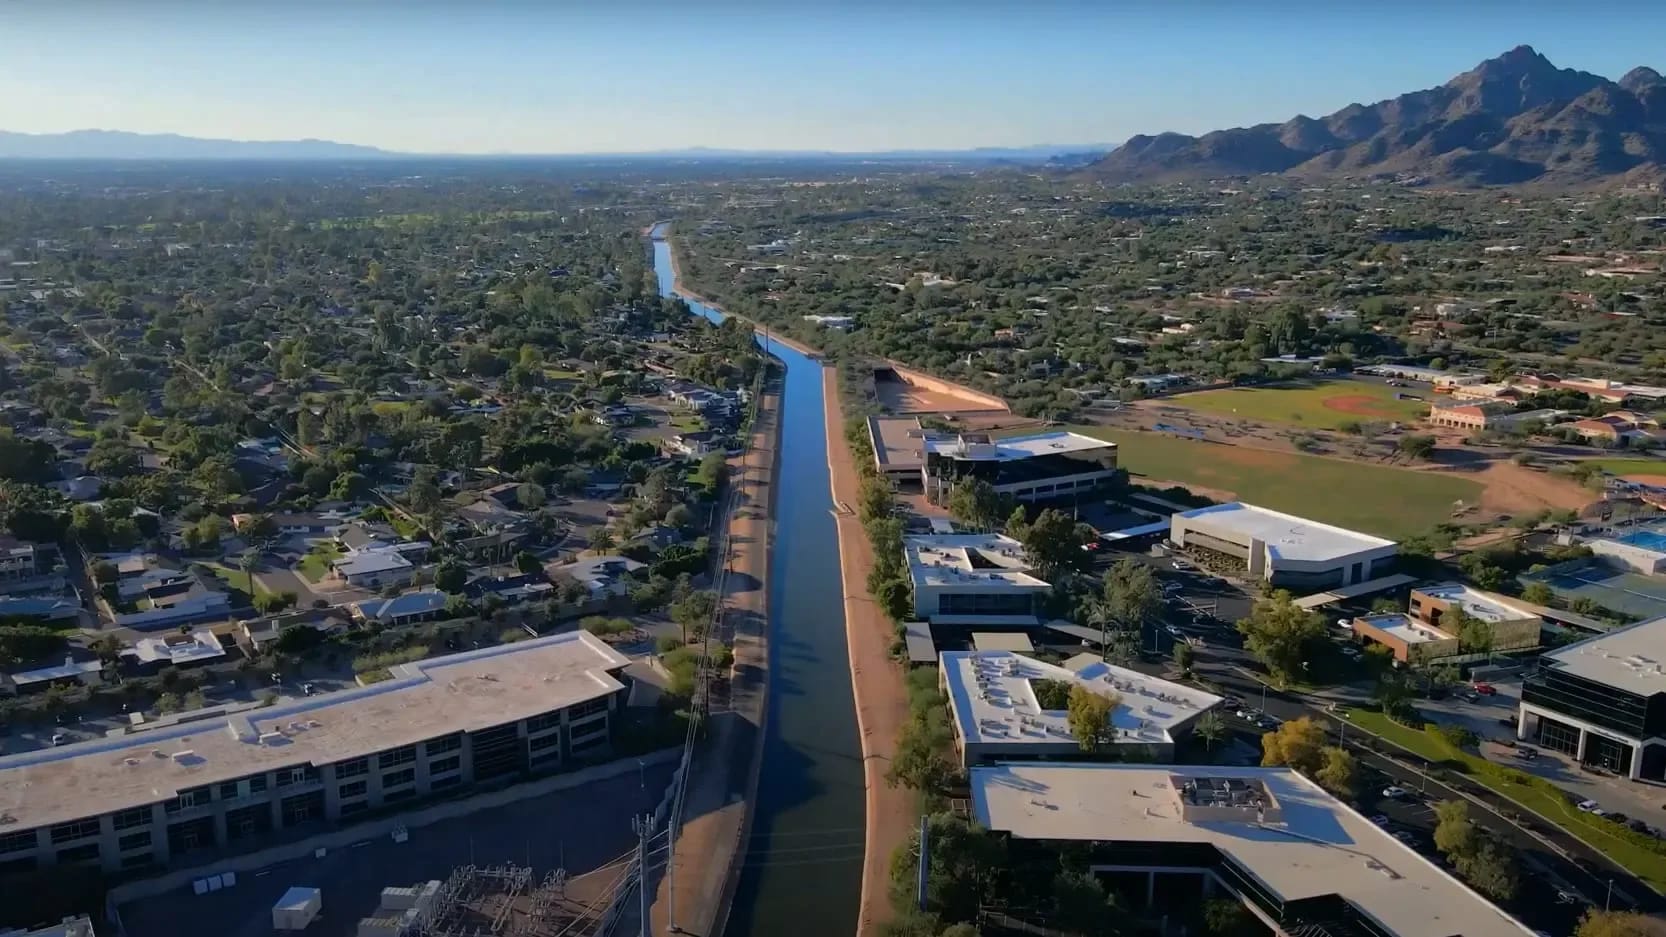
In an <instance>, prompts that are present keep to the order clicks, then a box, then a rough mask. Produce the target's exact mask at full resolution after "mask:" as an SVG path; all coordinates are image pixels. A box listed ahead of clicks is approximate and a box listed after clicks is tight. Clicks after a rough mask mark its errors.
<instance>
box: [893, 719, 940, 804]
mask: <svg viewBox="0 0 1666 937" xmlns="http://www.w3.org/2000/svg"><path fill="white" fill-rule="evenodd" d="M953 745H954V737H953V733H951V732H950V730H949V725H948V720H947V718H946V717H944V716H943V715H942V712H941V710H920V711H916V712H915V713H913V714H912V715H911V716H910V717H909V719H908V722H906V723H904V724H903V728H902V731H901V732H900V733H898V735H897V748H896V752H895V753H894V754H892V756H891V767H890V770H888V771H887V772H886V774H885V783H887V784H889V785H890V786H892V787H896V786H897V785H899V784H900V785H902V786H904V787H907V788H909V789H910V790H915V791H923V792H928V793H932V792H938V791H941V790H943V789H944V788H946V787H947V786H948V782H949V780H950V779H951V778H953V777H954V774H955V766H954V763H953V762H951V761H950V760H949V758H948V754H947V753H948V752H949V751H951V750H952V748H953Z"/></svg>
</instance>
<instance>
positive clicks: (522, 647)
mask: <svg viewBox="0 0 1666 937" xmlns="http://www.w3.org/2000/svg"><path fill="white" fill-rule="evenodd" d="M627 663H629V660H628V658H626V657H625V656H624V655H622V654H620V653H619V652H617V651H615V650H613V649H612V648H610V647H608V646H607V645H606V644H604V643H602V642H601V641H600V640H598V639H597V638H595V637H594V636H592V635H590V634H589V633H587V632H583V631H577V632H571V633H567V634H559V635H551V636H549V637H545V638H537V639H534V640H531V641H521V642H518V643H515V644H505V645H500V646H497V647H489V648H482V649H480V650H477V651H466V652H464V653H461V654H451V655H448V656H445V657H435V658H430V659H428V660H422V661H416V662H415V663H410V664H401V665H399V666H397V667H394V668H392V671H393V678H392V679H390V680H384V681H382V682H381V683H374V684H371V685H370V686H367V687H360V688H357V689H352V690H343V691H341V692H338V693H328V694H324V695H322V696H314V697H309V698H306V699H303V700H294V701H288V702H281V703H279V704H277V705H275V706H268V707H264V708H253V709H243V710H240V711H238V712H232V713H226V712H221V711H216V710H203V711H202V718H198V719H192V720H191V721H186V722H181V723H177V724H173V725H166V726H161V727H158V728H154V729H147V730H142V731H137V732H133V733H131V734H128V735H123V736H117V737H114V738H105V739H97V740H94V741H89V742H80V743H77V744H74V745H66V746H63V747H61V748H49V749H45V750H42V751H35V752H22V753H19V754H16V755H10V756H7V757H5V758H0V817H7V818H9V819H10V821H11V822H9V823H7V824H6V827H7V828H8V829H10V830H13V831H15V830H23V829H29V828H32V827H37V826H44V825H47V824H52V823H61V822H64V821H66V820H75V819H80V818H83V817H93V816H98V815H99V814H103V813H108V812H110V811H113V810H121V809H124V808H127V807H138V806H141V805H145V804H154V803H157V802H159V801H165V800H169V799H171V798H173V797H174V796H176V795H177V794H178V793H179V792H180V791H182V790H185V789H187V788H192V787H197V786H200V785H204V784H215V783H218V782H220V781H230V780H234V779H237V778H242V777H247V776H248V775H251V774H258V773H260V772H263V771H271V770H275V769H277V768H282V767H288V766H295V765H305V764H315V765H323V764H329V763H331V762H335V761H341V760H343V759H347V758H356V757H359V756H361V755H368V754H371V753H373V752H379V751H385V750H387V749H390V748H398V747H400V746H402V745H410V744H413V743H416V742H421V741H424V740H426V739H431V738H437V737H439V736H442V735H449V734H451V733H453V732H466V731H474V730H478V729H485V728H489V727H491V726H497V725H503V724H504V723H508V722H514V721H516V720H519V719H524V718H527V717H529V716H535V715H538V714H540V713H545V712H550V711H552V710H557V709H564V708H566V707H568V706H573V705H575V704H578V703H582V702H586V701H589V700H593V699H599V698H601V697H604V696H606V695H607V694H609V693H613V692H615V691H617V690H620V689H623V688H624V684H622V683H620V682H619V681H618V680H617V679H615V678H614V677H613V676H612V675H611V674H609V673H608V671H609V670H616V669H618V668H622V667H624V666H625V665H626V664H627ZM190 715H191V714H187V716H186V718H188V719H189V718H190Z"/></svg>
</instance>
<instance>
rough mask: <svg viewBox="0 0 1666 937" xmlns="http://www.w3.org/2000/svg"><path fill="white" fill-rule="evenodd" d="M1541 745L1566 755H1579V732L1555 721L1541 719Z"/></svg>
mask: <svg viewBox="0 0 1666 937" xmlns="http://www.w3.org/2000/svg"><path fill="white" fill-rule="evenodd" d="M1539 744H1540V745H1541V746H1543V747H1545V748H1548V749H1550V750H1551V751H1553V752H1561V753H1562V754H1564V755H1576V754H1578V753H1579V730H1578V729H1576V728H1574V727H1573V726H1570V725H1567V724H1566V723H1561V722H1557V721H1555V720H1554V719H1546V718H1544V717H1540V719H1539Z"/></svg>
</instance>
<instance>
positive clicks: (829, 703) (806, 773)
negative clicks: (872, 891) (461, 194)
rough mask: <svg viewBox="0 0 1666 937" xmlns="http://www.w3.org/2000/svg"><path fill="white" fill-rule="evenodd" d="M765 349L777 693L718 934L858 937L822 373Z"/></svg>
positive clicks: (859, 855) (657, 263)
mask: <svg viewBox="0 0 1666 937" xmlns="http://www.w3.org/2000/svg"><path fill="white" fill-rule="evenodd" d="M652 233H653V236H654V241H653V249H654V267H655V271H656V274H657V276H658V281H659V288H660V293H661V294H662V295H674V294H677V293H678V291H677V289H676V279H675V257H674V254H673V252H672V251H671V248H670V245H669V244H668V243H666V241H665V240H664V239H663V235H664V227H663V226H656V227H655V229H654V231H653V232H652ZM683 295H684V299H685V301H688V303H689V307H690V310H691V311H692V312H694V313H695V314H697V315H702V316H704V317H706V318H709V319H712V320H714V321H718V320H721V318H722V313H721V312H719V311H717V310H716V309H713V308H711V307H709V306H708V305H706V304H705V303H702V302H700V301H699V300H697V299H691V298H690V297H688V296H687V295H686V294H683ZM761 341H767V345H766V348H767V350H768V351H769V353H770V354H772V355H774V356H775V357H776V358H778V359H780V361H781V363H782V365H783V367H784V368H785V374H784V377H783V379H782V388H781V389H782V397H781V407H780V411H779V413H780V417H779V425H780V431H779V443H778V445H777V447H776V451H775V453H774V455H775V473H774V477H775V485H776V488H775V493H774V496H773V503H774V505H775V507H776V514H775V516H774V519H773V523H772V524H771V530H772V531H773V534H774V536H773V539H772V543H771V546H770V550H769V568H768V612H769V614H768V628H769V631H768V642H767V643H768V673H769V688H768V692H767V694H766V696H765V699H766V703H765V711H764V717H763V729H762V731H763V737H762V746H761V748H760V749H758V750H757V751H758V753H759V757H761V761H759V762H758V769H757V771H758V774H757V780H756V785H755V788H754V789H753V790H752V791H749V792H747V793H748V794H750V795H751V796H750V810H751V817H750V826H749V828H745V829H744V832H743V833H742V834H741V835H740V838H739V842H738V844H737V846H738V848H737V849H736V850H735V856H734V862H733V870H734V873H735V877H734V878H733V879H732V883H733V887H734V888H735V892H734V898H733V901H732V903H731V910H730V912H729V915H728V923H727V927H724V926H723V922H722V919H721V916H720V917H719V920H718V921H717V922H716V923H717V929H715V930H714V931H713V932H712V933H718V932H721V933H727V934H731V935H741V937H744V935H775V934H793V935H796V937H824V935H825V937H849V935H850V934H853V933H855V932H856V929H857V921H858V905H859V903H860V900H861V890H862V888H861V882H862V866H863V851H864V846H865V843H866V838H865V836H864V828H865V812H866V810H865V801H866V793H865V783H864V776H863V764H862V762H863V754H862V745H861V742H860V739H859V736H858V732H857V726H856V716H855V706H854V701H853V697H852V689H851V673H850V666H849V662H850V658H849V654H848V652H847V648H846V641H845V627H844V626H845V621H844V598H845V590H844V588H843V584H842V582H841V578H842V577H841V576H840V575H839V572H838V570H839V565H840V558H839V541H838V537H837V533H836V530H835V527H834V519H833V503H832V496H831V491H832V480H831V470H830V465H829V448H828V444H829V433H828V428H827V424H826V419H825V417H826V412H827V410H826V400H825V397H824V386H823V380H824V378H823V372H824V370H825V369H824V368H823V366H822V365H821V363H820V362H819V361H817V360H815V358H814V357H812V355H813V352H811V351H810V350H809V349H807V348H804V347H803V346H801V345H798V344H797V343H793V342H782V341H780V340H778V339H774V338H769V339H761ZM732 806H733V805H732V804H731V805H726V806H725V809H732ZM740 812H741V813H742V814H744V813H745V812H746V805H744V804H743V805H742V806H741V808H740ZM741 826H742V827H746V823H745V822H744V821H743V822H742V824H741ZM707 859H708V864H710V865H716V864H718V863H720V862H721V858H720V857H719V856H716V855H709V856H707ZM681 880H682V879H681V876H679V878H678V881H679V883H680V882H681ZM678 923H679V924H683V923H684V922H683V921H682V920H681V919H680V918H679V920H678ZM684 926H687V925H684Z"/></svg>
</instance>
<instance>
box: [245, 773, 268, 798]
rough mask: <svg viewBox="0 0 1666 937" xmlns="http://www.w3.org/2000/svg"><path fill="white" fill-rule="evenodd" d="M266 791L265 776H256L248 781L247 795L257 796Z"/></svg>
mask: <svg viewBox="0 0 1666 937" xmlns="http://www.w3.org/2000/svg"><path fill="white" fill-rule="evenodd" d="M264 790H266V775H264V774H257V775H255V776H254V777H252V778H250V779H249V793H251V794H259V793H261V792H262V791H264Z"/></svg>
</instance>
